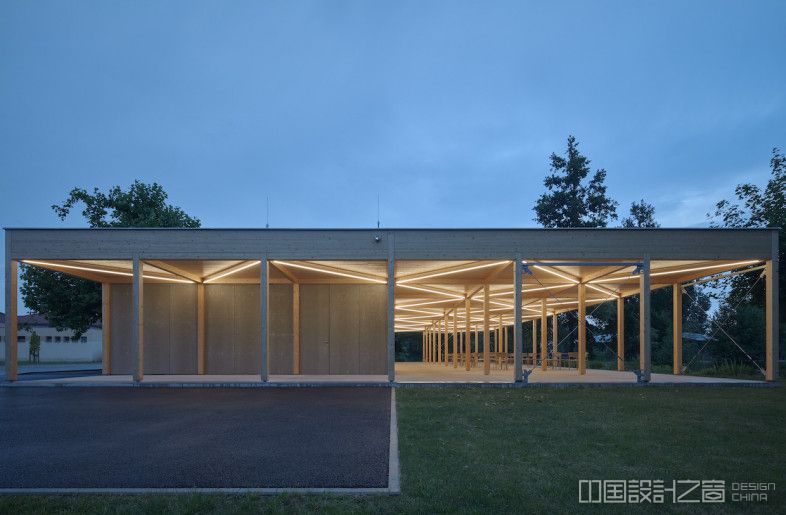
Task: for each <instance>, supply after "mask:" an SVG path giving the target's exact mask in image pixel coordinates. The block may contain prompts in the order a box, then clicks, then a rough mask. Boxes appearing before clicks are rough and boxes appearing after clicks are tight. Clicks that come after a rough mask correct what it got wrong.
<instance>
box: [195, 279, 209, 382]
mask: <svg viewBox="0 0 786 515" xmlns="http://www.w3.org/2000/svg"><path fill="white" fill-rule="evenodd" d="M196 308H197V374H204V373H205V371H206V368H207V361H206V359H205V358H206V356H207V353H206V349H205V284H204V283H198V284H197V306H196Z"/></svg>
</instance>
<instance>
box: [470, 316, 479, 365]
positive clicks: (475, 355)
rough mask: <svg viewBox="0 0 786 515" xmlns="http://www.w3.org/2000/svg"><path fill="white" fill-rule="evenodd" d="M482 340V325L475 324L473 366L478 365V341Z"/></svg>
mask: <svg viewBox="0 0 786 515" xmlns="http://www.w3.org/2000/svg"><path fill="white" fill-rule="evenodd" d="M479 342H480V326H478V325H477V324H476V325H475V342H474V343H473V347H472V349H473V351H472V366H473V367H476V366H478V343H479Z"/></svg>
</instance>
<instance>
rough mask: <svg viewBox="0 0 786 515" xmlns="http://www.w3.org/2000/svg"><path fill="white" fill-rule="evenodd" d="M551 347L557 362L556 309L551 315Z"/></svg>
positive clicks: (557, 323) (557, 328)
mask: <svg viewBox="0 0 786 515" xmlns="http://www.w3.org/2000/svg"><path fill="white" fill-rule="evenodd" d="M551 348H552V350H553V352H554V357H555V358H557V362H559V359H560V358H559V319H558V318H557V312H556V311H555V312H554V314H552V315H551Z"/></svg>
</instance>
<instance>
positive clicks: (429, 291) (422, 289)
mask: <svg viewBox="0 0 786 515" xmlns="http://www.w3.org/2000/svg"><path fill="white" fill-rule="evenodd" d="M396 286H400V287H401V288H409V289H411V290H419V291H424V292H426V293H433V294H435V295H444V296H445V297H450V298H451V299H456V300H464V297H463V296H461V295H456V294H454V293H447V292H444V291H439V290H432V289H430V288H423V287H422V286H412V285H411V284H396Z"/></svg>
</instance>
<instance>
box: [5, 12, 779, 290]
mask: <svg viewBox="0 0 786 515" xmlns="http://www.w3.org/2000/svg"><path fill="white" fill-rule="evenodd" d="M784 21H786V2H783V1H759V0H756V1H734V2H721V1H659V2H631V1H629V0H628V1H618V2H611V1H594V2H587V1H574V2H571V1H554V2H525V1H522V0H519V1H512V2H504V1H489V0H484V1H472V2H466V1H448V0H443V1H423V0H416V1H411V2H410V1H401V0H396V1H384V2H383V1H369V0H365V1H358V2H352V1H345V0H324V1H319V2H309V1H297V0H288V1H280V2H276V1H251V2H243V1H232V2H223V1H217V0H216V1H212V2H203V1H194V0H184V1H122V2H118V1H107V0H95V1H82V0H73V1H67V2H66V1H29V2H22V1H4V2H2V3H0V173H2V179H3V180H2V184H3V188H2V196H1V198H0V225H2V226H10V227H15V226H32V227H42V226H63V225H68V226H81V225H83V224H84V223H83V221H82V220H81V217H80V216H78V214H77V215H76V216H72V217H70V218H69V220H67V221H66V222H60V221H59V220H58V219H57V218H56V217H55V215H54V213H53V212H52V210H51V209H50V207H49V206H50V205H51V204H53V203H56V202H60V201H62V200H63V199H64V198H65V196H66V193H67V192H68V190H69V189H70V188H72V187H75V186H79V187H85V188H92V187H94V186H97V187H99V188H102V189H106V188H108V187H110V186H112V185H122V186H127V185H129V184H130V183H131V182H133V180H134V179H141V180H143V181H147V182H151V181H157V182H159V183H161V184H162V185H164V187H165V189H166V190H167V192H168V193H169V196H170V201H171V202H172V203H173V204H175V205H178V206H180V207H182V208H183V209H185V210H186V211H187V212H188V213H190V214H192V215H195V216H197V217H199V218H200V219H201V220H202V223H203V225H204V226H206V227H258V226H264V225H265V198H266V197H267V196H269V197H270V224H271V226H272V227H369V226H373V225H374V224H375V222H376V210H377V194H379V195H380V198H381V211H382V225H383V226H387V227H531V226H534V225H535V223H534V221H533V213H532V206H533V204H534V202H535V199H536V198H537V196H538V195H539V194H540V193H541V192H542V190H543V186H542V179H543V176H544V175H545V174H546V172H547V171H548V155H549V154H550V153H551V152H552V151H559V152H561V151H562V150H563V149H564V146H565V139H566V137H567V135H568V134H574V135H575V136H576V137H577V138H578V140H579V141H580V143H581V149H582V151H583V152H584V153H585V154H586V155H588V156H589V157H590V159H591V160H592V162H593V167H602V168H605V169H606V170H607V171H608V187H609V193H610V194H611V195H612V196H613V197H614V198H615V199H617V200H618V201H619V202H620V207H621V210H622V211H626V210H627V207H628V206H629V204H630V202H631V201H633V200H637V199H640V198H645V199H647V200H648V201H650V202H652V203H653V204H654V205H655V207H656V216H657V218H658V220H659V221H660V222H661V224H662V225H664V226H667V227H684V226H697V225H704V224H705V223H706V218H705V214H706V213H707V212H708V211H709V210H710V209H711V207H712V205H713V203H714V202H715V201H717V200H718V199H720V198H724V197H729V196H730V194H731V193H732V191H733V187H734V185H735V184H737V183H739V182H742V181H753V182H757V183H762V182H763V181H764V180H765V179H766V177H767V174H768V160H769V155H770V149H771V148H772V147H773V146H781V147H786V24H784ZM1 303H2V301H0V304H1Z"/></svg>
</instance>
